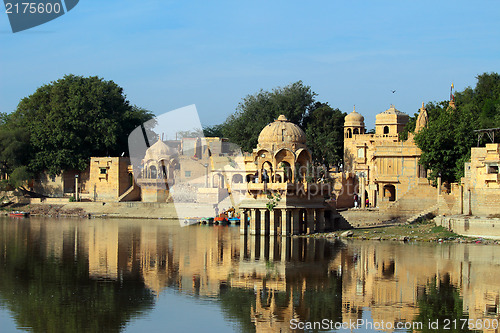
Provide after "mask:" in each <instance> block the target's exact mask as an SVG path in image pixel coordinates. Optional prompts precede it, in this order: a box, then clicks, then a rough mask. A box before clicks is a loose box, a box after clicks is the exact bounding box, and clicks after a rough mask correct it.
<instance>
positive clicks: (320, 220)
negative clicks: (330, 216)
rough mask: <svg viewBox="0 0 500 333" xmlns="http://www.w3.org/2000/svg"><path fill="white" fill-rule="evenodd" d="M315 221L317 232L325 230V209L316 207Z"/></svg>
mask: <svg viewBox="0 0 500 333" xmlns="http://www.w3.org/2000/svg"><path fill="white" fill-rule="evenodd" d="M316 223H317V226H318V228H317V230H318V232H324V231H325V209H324V208H320V209H316Z"/></svg>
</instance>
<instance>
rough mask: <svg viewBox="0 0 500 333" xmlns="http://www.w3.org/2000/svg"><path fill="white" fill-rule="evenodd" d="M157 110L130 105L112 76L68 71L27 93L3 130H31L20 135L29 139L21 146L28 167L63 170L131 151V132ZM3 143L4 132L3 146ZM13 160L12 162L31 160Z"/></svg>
mask: <svg viewBox="0 0 500 333" xmlns="http://www.w3.org/2000/svg"><path fill="white" fill-rule="evenodd" d="M152 116H153V115H152V113H151V112H150V111H148V110H145V109H142V108H139V107H136V106H132V105H130V103H129V101H128V100H127V99H126V97H125V95H124V93H123V89H122V88H121V87H120V86H118V85H117V84H116V83H114V82H113V81H105V80H104V79H102V78H99V77H96V76H94V77H82V76H75V75H66V76H64V77H63V78H62V79H59V80H57V81H55V82H51V83H50V84H47V85H44V86H42V87H40V88H38V89H37V90H36V91H35V93H33V94H32V95H31V96H29V97H26V98H23V99H22V100H21V102H20V103H19V105H18V107H17V109H16V111H15V112H14V113H13V114H11V115H9V116H7V117H5V118H6V120H4V121H3V123H2V122H0V132H3V133H7V131H9V130H12V129H15V130H16V131H21V132H24V133H27V136H26V137H22V138H20V139H19V140H15V141H18V143H17V145H22V144H24V145H22V147H23V148H22V149H21V151H22V152H23V153H24V157H25V158H27V159H28V161H29V162H28V163H27V164H28V165H27V166H28V169H29V171H31V172H40V171H43V170H48V171H49V172H50V173H51V174H58V173H60V172H61V170H68V169H78V170H83V169H85V168H86V167H87V166H88V161H89V158H90V157H91V156H107V155H108V156H120V155H121V154H122V153H123V152H127V151H128V149H127V137H128V134H129V133H130V132H131V131H132V130H133V129H134V128H135V127H137V126H139V125H140V124H142V123H144V122H145V121H147V120H149V119H151V118H152ZM2 119H4V117H2ZM5 135H6V136H8V134H5ZM7 141H8V140H7ZM26 143H27V145H26ZM4 144H5V143H4V142H2V140H1V138H0V145H2V147H1V148H4V147H6V146H5V145H4ZM6 144H7V146H9V145H10V146H13V148H12V149H11V150H12V151H14V152H13V153H12V154H13V155H15V154H17V152H18V150H16V149H14V148H15V147H18V146H16V145H14V144H13V143H12V142H11V143H9V142H7V143H6ZM12 154H11V155H12ZM14 160H15V161H17V162H15V163H14V162H11V163H10V164H12V165H13V166H15V165H16V164H25V163H26V161H23V160H22V159H16V158H15V159H14Z"/></svg>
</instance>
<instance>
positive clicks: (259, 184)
mask: <svg viewBox="0 0 500 333" xmlns="http://www.w3.org/2000/svg"><path fill="white" fill-rule="evenodd" d="M244 162H245V170H246V175H247V176H246V182H247V184H246V185H247V190H246V195H245V198H244V200H243V201H242V202H241V203H240V205H239V208H240V210H242V211H243V212H244V219H243V220H244V221H246V220H248V218H249V223H241V225H240V231H241V233H242V234H246V233H250V234H252V235H282V236H286V235H295V234H299V233H313V232H321V231H324V230H325V229H330V228H331V225H332V223H333V221H332V220H333V217H334V210H332V209H331V208H330V207H329V206H328V205H327V204H326V203H325V196H328V194H329V193H330V192H331V189H332V186H331V184H329V183H327V182H323V180H321V181H320V180H318V179H317V178H318V177H316V178H315V177H313V176H312V172H311V169H312V156H311V152H310V151H309V149H308V148H307V145H306V134H305V133H304V131H303V130H302V129H301V128H300V127H299V126H297V125H295V124H293V123H291V122H289V121H288V120H287V119H286V117H285V116H284V115H281V116H279V117H278V119H277V120H275V121H274V122H272V123H270V124H268V125H267V126H266V127H264V129H263V130H262V131H261V133H260V135H259V139H258V144H257V147H256V148H255V149H254V150H253V152H252V153H251V154H250V155H248V156H246V157H245V161H244Z"/></svg>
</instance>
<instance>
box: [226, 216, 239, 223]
mask: <svg viewBox="0 0 500 333" xmlns="http://www.w3.org/2000/svg"><path fill="white" fill-rule="evenodd" d="M228 220H229V223H230V224H231V223H234V224H240V218H239V217H230V218H229V219H228Z"/></svg>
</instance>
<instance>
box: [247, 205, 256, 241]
mask: <svg viewBox="0 0 500 333" xmlns="http://www.w3.org/2000/svg"><path fill="white" fill-rule="evenodd" d="M249 212H250V235H255V228H256V224H257V210H256V209H250V210H249Z"/></svg>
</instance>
